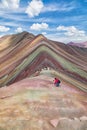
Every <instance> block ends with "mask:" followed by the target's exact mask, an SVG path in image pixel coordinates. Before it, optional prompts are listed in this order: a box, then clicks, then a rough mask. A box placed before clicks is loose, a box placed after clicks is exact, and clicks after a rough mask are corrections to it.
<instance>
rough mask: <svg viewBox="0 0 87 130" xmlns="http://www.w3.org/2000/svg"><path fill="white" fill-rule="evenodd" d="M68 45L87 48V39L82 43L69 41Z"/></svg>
mask: <svg viewBox="0 0 87 130" xmlns="http://www.w3.org/2000/svg"><path fill="white" fill-rule="evenodd" d="M68 45H72V46H77V47H82V48H87V41H86V42H82V43H75V42H69V43H68Z"/></svg>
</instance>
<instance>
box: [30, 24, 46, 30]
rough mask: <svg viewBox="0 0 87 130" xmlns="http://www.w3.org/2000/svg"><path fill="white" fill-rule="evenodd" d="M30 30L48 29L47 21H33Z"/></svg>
mask: <svg viewBox="0 0 87 130" xmlns="http://www.w3.org/2000/svg"><path fill="white" fill-rule="evenodd" d="M30 29H31V30H44V29H48V24H47V23H41V24H39V23H34V24H33V25H32V26H31V27H30Z"/></svg>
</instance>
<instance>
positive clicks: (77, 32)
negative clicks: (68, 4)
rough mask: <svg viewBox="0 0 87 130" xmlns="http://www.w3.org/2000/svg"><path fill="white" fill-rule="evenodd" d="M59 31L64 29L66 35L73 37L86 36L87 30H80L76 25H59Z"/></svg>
mask: <svg viewBox="0 0 87 130" xmlns="http://www.w3.org/2000/svg"><path fill="white" fill-rule="evenodd" d="M57 30H58V31H64V35H66V36H70V37H71V36H73V37H84V36H85V31H83V30H79V29H77V28H76V27H74V26H69V27H65V26H58V27H57Z"/></svg>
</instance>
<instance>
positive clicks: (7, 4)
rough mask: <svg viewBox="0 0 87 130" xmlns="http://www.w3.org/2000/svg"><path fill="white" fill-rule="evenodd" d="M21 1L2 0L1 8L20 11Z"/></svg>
mask: <svg viewBox="0 0 87 130" xmlns="http://www.w3.org/2000/svg"><path fill="white" fill-rule="evenodd" d="M19 3H20V0H1V3H0V7H2V8H5V9H18V8H19Z"/></svg>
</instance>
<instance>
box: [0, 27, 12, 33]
mask: <svg viewBox="0 0 87 130" xmlns="http://www.w3.org/2000/svg"><path fill="white" fill-rule="evenodd" d="M9 30H10V28H8V27H5V26H0V32H7V31H9Z"/></svg>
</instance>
